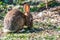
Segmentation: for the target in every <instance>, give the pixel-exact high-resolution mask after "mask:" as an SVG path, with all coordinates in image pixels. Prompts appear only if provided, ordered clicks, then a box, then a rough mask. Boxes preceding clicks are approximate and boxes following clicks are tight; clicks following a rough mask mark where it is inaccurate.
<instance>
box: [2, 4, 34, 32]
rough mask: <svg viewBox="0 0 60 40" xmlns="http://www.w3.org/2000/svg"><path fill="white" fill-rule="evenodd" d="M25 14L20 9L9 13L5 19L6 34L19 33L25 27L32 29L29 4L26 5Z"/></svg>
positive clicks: (4, 29)
mask: <svg viewBox="0 0 60 40" xmlns="http://www.w3.org/2000/svg"><path fill="white" fill-rule="evenodd" d="M24 11H25V13H22V12H20V11H19V10H18V9H12V10H11V11H9V12H8V13H7V14H6V16H5V18H4V28H3V31H4V32H17V31H18V30H20V29H23V28H24V27H23V26H24V25H26V26H28V28H29V29H30V28H32V26H33V22H32V15H31V14H30V6H29V5H28V4H25V5H24Z"/></svg>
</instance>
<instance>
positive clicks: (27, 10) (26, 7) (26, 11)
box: [24, 3, 30, 13]
mask: <svg viewBox="0 0 60 40" xmlns="http://www.w3.org/2000/svg"><path fill="white" fill-rule="evenodd" d="M24 12H25V13H29V12H30V5H29V4H27V3H26V4H24Z"/></svg>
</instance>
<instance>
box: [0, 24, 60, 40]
mask: <svg viewBox="0 0 60 40" xmlns="http://www.w3.org/2000/svg"><path fill="white" fill-rule="evenodd" d="M38 24H40V25H38ZM43 24H44V23H37V24H34V28H36V29H35V31H36V32H27V31H28V29H27V30H26V31H25V32H22V33H9V34H7V35H5V36H4V37H3V38H1V39H0V40H57V39H59V38H60V34H58V35H57V34H54V33H56V29H58V30H60V29H59V28H60V27H58V28H56V29H54V28H53V29H52V31H53V33H52V32H50V33H49V31H51V30H50V29H48V28H50V27H49V25H47V26H48V27H47V29H45V30H40V31H39V30H38V28H39V26H41V25H43ZM45 24H46V23H45ZM44 26H45V25H44ZM45 27H46V26H45ZM52 27H53V26H52ZM46 30H47V31H48V30H49V31H48V32H46ZM58 30H57V31H58ZM59 40H60V39H59Z"/></svg>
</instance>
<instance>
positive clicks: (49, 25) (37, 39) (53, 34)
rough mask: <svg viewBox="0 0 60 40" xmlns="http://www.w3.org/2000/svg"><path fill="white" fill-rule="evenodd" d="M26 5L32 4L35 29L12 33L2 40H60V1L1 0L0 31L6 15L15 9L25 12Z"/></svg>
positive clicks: (31, 9) (31, 10)
mask: <svg viewBox="0 0 60 40" xmlns="http://www.w3.org/2000/svg"><path fill="white" fill-rule="evenodd" d="M24 3H28V4H30V13H31V14H32V16H33V26H34V27H33V28H34V29H33V30H28V29H25V31H24V32H22V33H16V34H15V33H11V34H8V35H7V36H6V37H5V38H0V40H60V0H0V30H1V28H2V27H3V20H4V17H5V15H6V13H7V12H8V11H9V10H11V9H14V8H17V9H19V10H20V11H21V12H24V9H23V4H24ZM0 35H1V33H0Z"/></svg>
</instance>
